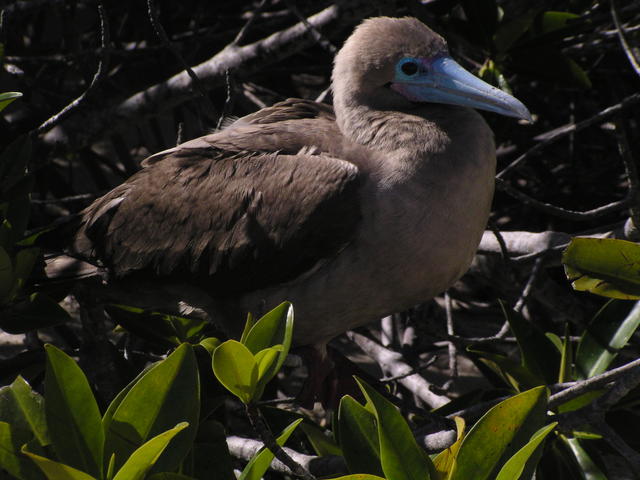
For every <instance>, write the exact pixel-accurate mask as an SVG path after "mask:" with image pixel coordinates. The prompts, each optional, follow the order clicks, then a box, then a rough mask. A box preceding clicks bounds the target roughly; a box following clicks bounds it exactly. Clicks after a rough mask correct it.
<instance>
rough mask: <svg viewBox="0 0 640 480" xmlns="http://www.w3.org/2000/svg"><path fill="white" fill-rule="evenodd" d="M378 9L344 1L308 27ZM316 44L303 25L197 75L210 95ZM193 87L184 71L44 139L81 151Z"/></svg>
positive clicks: (176, 101)
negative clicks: (228, 76)
mask: <svg viewBox="0 0 640 480" xmlns="http://www.w3.org/2000/svg"><path fill="white" fill-rule="evenodd" d="M373 8H374V3H372V2H364V0H344V1H342V2H340V4H339V5H331V6H329V7H327V8H325V9H324V10H322V11H320V12H319V13H317V14H315V15H313V16H311V17H309V18H308V22H309V24H311V25H313V26H314V27H315V28H317V29H321V28H323V27H326V26H328V25H332V26H334V27H335V28H339V27H340V26H342V25H346V24H351V23H352V22H353V21H354V20H355V19H359V18H362V17H365V16H367V15H368V14H369V13H370V12H371V11H372V10H373ZM314 42H315V39H314V38H313V37H312V35H311V34H310V32H309V29H308V28H307V27H306V25H305V24H304V23H302V22H299V23H297V24H295V25H294V26H292V27H289V28H287V29H285V30H281V31H279V32H276V33H274V34H272V35H269V36H268V37H266V38H263V39H261V40H258V41H256V42H254V43H251V44H248V45H245V46H242V47H238V46H235V45H233V43H232V44H230V45H228V46H227V47H225V48H224V49H223V50H222V51H220V52H219V53H217V54H216V55H214V56H213V57H211V58H210V59H208V60H206V61H204V62H203V63H201V64H200V65H197V66H195V67H193V71H194V72H195V74H196V75H197V76H198V78H200V81H201V83H202V86H203V88H204V89H206V90H210V89H212V88H215V87H217V86H219V85H221V84H222V83H223V82H224V79H225V72H226V71H232V72H233V71H238V70H241V71H242V74H243V75H244V76H249V75H251V74H253V73H255V72H257V71H260V70H262V69H264V67H265V66H266V65H269V64H272V63H274V62H277V61H278V60H281V59H283V58H286V57H288V56H290V55H292V54H294V53H296V52H298V51H300V50H302V49H304V48H306V47H308V46H309V45H311V44H313V43H314ZM190 84H191V78H190V77H189V75H188V74H187V73H186V72H184V71H183V72H180V73H178V74H176V75H174V76H172V77H171V78H169V79H167V80H166V81H164V82H161V83H158V84H156V85H153V86H152V87H149V88H147V89H146V90H143V91H141V92H139V93H136V94H135V95H133V96H131V97H129V98H128V99H126V100H125V101H123V102H122V103H120V104H119V105H116V106H115V107H111V108H108V107H107V108H99V109H95V110H91V111H88V112H76V113H77V115H74V116H73V118H69V119H67V121H65V122H60V123H59V124H58V125H57V128H55V129H53V130H52V131H50V132H49V133H48V134H47V135H45V137H44V139H43V141H44V142H46V143H56V142H60V141H63V142H65V143H67V144H72V145H73V146H74V148H76V149H77V148H80V147H83V146H87V145H89V144H91V142H93V141H95V140H96V139H99V138H103V137H105V136H107V135H109V134H111V133H113V131H114V130H116V129H126V128H129V127H131V126H132V125H135V124H136V123H137V122H139V121H140V120H141V119H142V118H144V117H147V116H151V115H157V114H158V113H159V112H161V111H163V110H166V109H169V108H172V107H175V106H176V105H180V104H182V103H184V102H186V101H189V100H191V99H193V98H194V97H195V96H196V95H197V94H195V93H194V92H193V91H192V90H191V89H190V88H189V86H190ZM80 113H83V114H80Z"/></svg>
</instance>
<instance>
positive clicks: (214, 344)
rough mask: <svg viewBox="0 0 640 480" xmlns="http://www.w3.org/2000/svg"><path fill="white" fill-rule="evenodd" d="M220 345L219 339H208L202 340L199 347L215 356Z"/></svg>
mask: <svg viewBox="0 0 640 480" xmlns="http://www.w3.org/2000/svg"><path fill="white" fill-rule="evenodd" d="M220 343H221V342H220V340H218V339H217V338H215V337H208V338H205V339H203V340H201V341H200V343H199V344H198V345H200V346H201V347H202V348H204V349H205V350H206V351H207V352H208V353H209V355H213V352H214V350H215V349H216V348H218V345H220Z"/></svg>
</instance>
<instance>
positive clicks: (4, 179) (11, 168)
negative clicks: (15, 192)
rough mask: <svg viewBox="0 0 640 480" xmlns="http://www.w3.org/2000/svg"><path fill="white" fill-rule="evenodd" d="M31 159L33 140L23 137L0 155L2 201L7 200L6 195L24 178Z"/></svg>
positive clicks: (0, 194) (27, 136) (0, 195)
mask: <svg viewBox="0 0 640 480" xmlns="http://www.w3.org/2000/svg"><path fill="white" fill-rule="evenodd" d="M30 158H31V138H30V137H29V135H26V134H25V135H21V136H20V137H18V138H16V139H15V140H14V141H13V142H12V143H10V144H9V146H8V147H7V148H5V149H4V151H3V152H2V154H1V155H0V199H2V200H6V199H7V198H6V197H5V195H6V193H7V192H8V191H9V190H11V189H12V188H13V186H14V185H15V184H16V183H18V182H19V181H21V180H22V178H24V176H25V175H26V172H27V164H28V163H29V159H30Z"/></svg>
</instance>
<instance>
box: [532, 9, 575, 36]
mask: <svg viewBox="0 0 640 480" xmlns="http://www.w3.org/2000/svg"><path fill="white" fill-rule="evenodd" d="M578 18H580V15H576V14H575V13H570V12H554V11H548V12H544V13H543V14H542V18H541V22H540V23H541V27H542V33H550V32H553V31H555V30H560V29H561V28H565V27H566V26H567V23H569V22H571V21H572V20H576V19H578Z"/></svg>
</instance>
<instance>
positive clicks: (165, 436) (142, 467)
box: [113, 422, 189, 480]
mask: <svg viewBox="0 0 640 480" xmlns="http://www.w3.org/2000/svg"><path fill="white" fill-rule="evenodd" d="M188 426H189V424H188V423H187V422H182V423H179V424H178V425H176V426H175V427H174V428H172V429H171V430H167V431H166V432H164V433H161V434H160V435H156V436H155V437H153V438H152V439H151V440H149V441H147V442H145V443H144V444H143V445H142V446H140V447H139V448H138V449H136V451H135V452H133V454H132V455H131V456H130V457H129V458H128V459H127V461H126V462H125V464H124V465H123V466H122V468H121V469H120V470H118V473H116V476H115V477H113V480H141V479H143V478H144V477H145V475H146V474H147V472H149V470H151V468H152V467H153V466H154V465H155V464H156V462H157V461H158V459H159V458H160V455H162V452H164V450H165V448H167V445H169V442H170V441H171V439H172V438H173V437H175V436H176V435H177V434H178V433H179V432H181V431H182V430H184V429H185V428H187V427H188Z"/></svg>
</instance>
